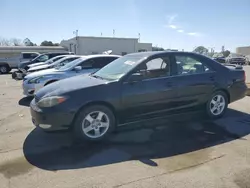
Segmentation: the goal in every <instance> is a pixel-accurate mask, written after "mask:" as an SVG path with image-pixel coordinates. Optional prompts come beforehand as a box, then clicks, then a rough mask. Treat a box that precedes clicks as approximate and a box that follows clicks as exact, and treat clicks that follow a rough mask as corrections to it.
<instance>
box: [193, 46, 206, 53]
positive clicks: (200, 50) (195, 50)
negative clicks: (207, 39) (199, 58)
mask: <svg viewBox="0 0 250 188" xmlns="http://www.w3.org/2000/svg"><path fill="white" fill-rule="evenodd" d="M194 52H195V53H198V54H207V53H208V49H207V48H205V47H204V46H198V47H196V48H195V49H194Z"/></svg>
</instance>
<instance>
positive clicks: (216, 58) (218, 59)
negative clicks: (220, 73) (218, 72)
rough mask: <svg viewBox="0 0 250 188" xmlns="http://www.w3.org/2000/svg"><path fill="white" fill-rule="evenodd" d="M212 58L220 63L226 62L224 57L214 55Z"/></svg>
mask: <svg viewBox="0 0 250 188" xmlns="http://www.w3.org/2000/svg"><path fill="white" fill-rule="evenodd" d="M213 60H215V61H217V62H219V63H222V64H225V63H226V58H225V57H215V58H213Z"/></svg>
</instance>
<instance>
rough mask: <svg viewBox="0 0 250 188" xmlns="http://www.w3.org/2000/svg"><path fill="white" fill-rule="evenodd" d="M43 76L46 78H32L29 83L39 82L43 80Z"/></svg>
mask: <svg viewBox="0 0 250 188" xmlns="http://www.w3.org/2000/svg"><path fill="white" fill-rule="evenodd" d="M43 78H44V76H39V77H36V78H32V79H30V80H29V81H28V84H38V83H39V82H40V81H41V79H43Z"/></svg>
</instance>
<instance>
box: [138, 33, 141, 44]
mask: <svg viewBox="0 0 250 188" xmlns="http://www.w3.org/2000/svg"><path fill="white" fill-rule="evenodd" d="M140 41H141V33H138V42H140Z"/></svg>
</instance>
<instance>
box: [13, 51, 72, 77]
mask: <svg viewBox="0 0 250 188" xmlns="http://www.w3.org/2000/svg"><path fill="white" fill-rule="evenodd" d="M69 54H72V55H73V54H74V53H72V52H53V53H44V54H41V55H39V56H37V57H36V58H34V59H32V60H30V61H24V62H21V63H19V65H18V71H15V72H13V73H12V78H13V79H23V77H24V76H25V74H26V73H27V70H28V69H29V67H28V65H31V64H34V63H39V62H44V61H47V60H49V59H51V58H53V57H56V56H59V55H69Z"/></svg>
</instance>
